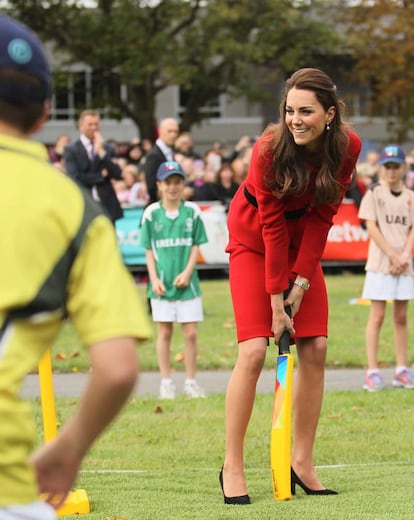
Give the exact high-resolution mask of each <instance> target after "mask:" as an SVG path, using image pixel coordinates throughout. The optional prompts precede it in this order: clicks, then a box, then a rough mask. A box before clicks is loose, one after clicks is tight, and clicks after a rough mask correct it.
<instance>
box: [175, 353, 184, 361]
mask: <svg viewBox="0 0 414 520" xmlns="http://www.w3.org/2000/svg"><path fill="white" fill-rule="evenodd" d="M175 360H176V361H180V362H181V361H184V352H179V353H178V354H176V355H175Z"/></svg>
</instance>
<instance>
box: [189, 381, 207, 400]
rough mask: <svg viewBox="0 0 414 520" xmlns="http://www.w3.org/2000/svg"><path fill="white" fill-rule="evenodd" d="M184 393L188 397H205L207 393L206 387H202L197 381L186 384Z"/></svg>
mask: <svg viewBox="0 0 414 520" xmlns="http://www.w3.org/2000/svg"><path fill="white" fill-rule="evenodd" d="M184 395H186V396H187V397H194V398H197V397H205V396H206V394H205V392H204V389H203V388H201V386H199V385H198V384H197V383H196V382H193V383H185V384H184Z"/></svg>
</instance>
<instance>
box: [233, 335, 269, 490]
mask: <svg viewBox="0 0 414 520" xmlns="http://www.w3.org/2000/svg"><path fill="white" fill-rule="evenodd" d="M266 349H267V338H254V339H250V340H247V341H243V342H241V343H240V344H239V353H238V358H237V362H236V365H235V367H234V370H233V373H232V375H231V377H230V380H229V384H228V386H227V392H226V409H225V413H226V455H225V459H224V466H223V484H224V494H225V495H226V496H228V497H235V496H241V495H246V494H247V487H246V479H245V476H244V463H243V444H244V437H245V434H246V430H247V426H248V424H249V420H250V416H251V413H252V409H253V404H254V398H255V395H256V383H257V380H258V378H259V375H260V372H261V370H262V368H263V363H264V360H265V357H266Z"/></svg>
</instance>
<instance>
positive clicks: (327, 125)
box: [326, 121, 331, 132]
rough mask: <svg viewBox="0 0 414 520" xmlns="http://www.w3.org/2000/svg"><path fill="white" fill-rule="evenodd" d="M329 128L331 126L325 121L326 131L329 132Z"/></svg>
mask: <svg viewBox="0 0 414 520" xmlns="http://www.w3.org/2000/svg"><path fill="white" fill-rule="evenodd" d="M330 129H331V127H330V126H329V121H327V122H326V131H327V132H329V130H330Z"/></svg>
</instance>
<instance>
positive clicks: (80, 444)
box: [0, 15, 150, 520]
mask: <svg viewBox="0 0 414 520" xmlns="http://www.w3.org/2000/svg"><path fill="white" fill-rule="evenodd" d="M51 92H52V88H51V76H50V71H49V66H48V63H47V60H46V57H45V54H44V51H43V48H42V45H41V44H40V42H39V40H38V38H37V37H36V36H35V35H34V34H33V33H32V32H31V31H30V30H29V29H28V28H27V27H26V26H24V25H22V24H20V23H18V22H17V21H15V20H13V19H11V18H9V17H8V16H3V15H2V16H0V175H1V190H0V250H1V269H0V287H1V291H0V424H1V428H0V518H2V519H3V518H6V519H13V520H14V519H16V520H17V519H25V520H49V519H53V518H55V517H56V516H55V511H54V507H58V506H59V505H61V504H62V503H63V501H64V499H65V497H66V495H67V493H68V492H69V491H70V490H71V487H72V485H73V483H74V481H75V478H76V476H77V473H78V470H79V467H80V464H81V461H82V459H83V457H84V455H85V454H86V452H87V451H88V449H89V448H90V446H91V444H92V443H93V441H94V440H95V439H96V438H97V437H98V435H99V434H100V433H101V432H102V431H103V430H104V429H105V427H106V426H107V425H108V424H109V423H110V422H111V420H112V419H113V418H114V417H115V415H116V414H117V413H118V412H119V410H120V409H121V407H122V406H123V405H124V404H125V403H126V401H127V399H128V396H129V395H130V392H131V391H132V389H133V387H134V385H135V382H136V378H137V375H138V360H137V353H136V341H137V339H140V338H147V337H149V335H150V325H149V323H148V321H147V318H146V312H145V310H144V309H143V307H142V305H141V303H140V302H139V300H138V296H137V291H136V288H135V286H134V284H133V282H132V279H131V277H130V275H129V273H128V272H127V270H126V269H125V267H124V265H123V263H122V259H121V256H120V253H119V250H118V245H117V241H116V236H115V233H114V229H113V227H112V224H111V222H110V221H109V220H108V219H107V218H106V217H105V216H104V215H103V214H102V213H101V211H100V209H99V208H98V206H96V205H95V203H94V202H93V201H92V199H90V198H89V197H88V196H87V195H85V194H83V193H82V192H81V191H80V189H79V188H78V187H77V186H76V185H75V183H74V182H73V181H71V180H70V179H69V178H67V177H66V176H65V175H62V173H61V172H59V171H58V170H56V169H55V168H54V167H53V166H51V165H50V164H49V161H48V156H47V152H46V149H45V147H44V146H43V145H41V144H39V143H36V142H34V141H30V140H29V136H30V135H31V134H33V133H34V132H36V131H37V130H39V129H40V128H41V127H42V125H43V123H44V122H45V121H46V120H47V118H48V111H49V106H50V98H51ZM66 315H68V316H69V317H70V319H71V322H72V323H73V325H74V327H75V329H76V330H77V333H78V335H79V337H80V339H81V341H82V343H83V344H85V345H86V346H87V348H88V353H89V357H90V362H91V367H92V371H91V376H90V379H89V383H88V385H87V387H86V389H85V392H84V394H83V397H82V398H81V400H80V403H79V407H78V409H77V411H76V412H75V413H74V415H73V416H72V417H71V418H70V419H69V420H68V421H67V422H66V423H65V424H64V425H63V427H62V428H61V430H60V432H59V433H58V435H57V437H56V438H55V439H54V440H52V441H50V442H49V443H47V444H46V445H44V446H42V447H40V448H39V449H38V450H37V451H35V452H34V453H33V448H34V444H35V440H36V437H35V427H34V426H35V425H34V421H33V417H32V413H31V409H30V406H29V403H26V402H24V401H23V400H21V399H20V398H19V392H20V389H21V386H22V382H23V380H24V378H25V375H26V374H27V373H28V372H30V371H32V370H34V369H35V368H36V367H37V365H38V363H39V360H40V359H41V357H42V356H43V354H44V353H45V351H46V350H47V349H48V348H50V347H51V346H52V345H53V343H54V341H55V339H56V337H57V334H58V332H59V329H60V326H61V324H62V320H63V318H64V317H65V316H66ZM39 493H45V494H46V496H47V497H48V503H46V502H42V501H40V500H39ZM52 503H53V506H54V507H52V505H51V504H52Z"/></svg>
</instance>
